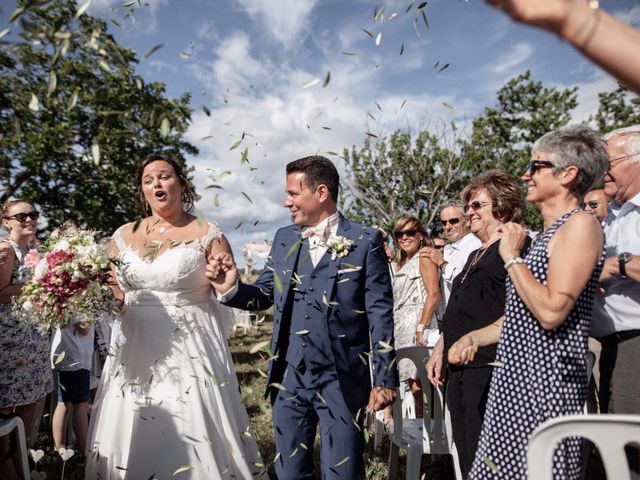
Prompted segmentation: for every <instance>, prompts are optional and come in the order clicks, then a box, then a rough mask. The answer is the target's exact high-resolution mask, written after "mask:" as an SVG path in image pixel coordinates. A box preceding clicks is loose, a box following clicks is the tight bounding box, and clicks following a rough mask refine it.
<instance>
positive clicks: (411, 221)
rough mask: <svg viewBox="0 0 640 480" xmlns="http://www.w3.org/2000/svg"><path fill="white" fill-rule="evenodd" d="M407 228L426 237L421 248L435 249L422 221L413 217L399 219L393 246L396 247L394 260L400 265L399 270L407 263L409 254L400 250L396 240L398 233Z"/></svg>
mask: <svg viewBox="0 0 640 480" xmlns="http://www.w3.org/2000/svg"><path fill="white" fill-rule="evenodd" d="M407 227H410V228H415V229H416V230H417V231H418V232H419V233H421V234H422V236H423V237H424V238H423V239H422V241H421V242H420V247H423V246H425V245H427V246H429V247H433V241H432V240H431V238H430V237H429V235H427V231H426V230H425V228H424V226H423V225H422V223H420V220H418V219H417V218H416V217H413V216H411V215H403V216H402V217H400V218H399V219H398V221H397V222H396V224H395V226H394V227H393V244H394V245H395V247H396V254H395V258H394V260H395V261H396V263H397V264H398V268H401V267H402V266H403V265H404V264H405V263H406V261H407V254H406V253H405V252H404V251H403V250H402V249H401V248H400V244H399V243H398V239H397V238H396V232H397V231H399V230H404V229H406V228H407Z"/></svg>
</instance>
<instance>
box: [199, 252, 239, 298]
mask: <svg viewBox="0 0 640 480" xmlns="http://www.w3.org/2000/svg"><path fill="white" fill-rule="evenodd" d="M206 275H207V278H208V279H209V282H211V285H212V286H213V288H215V290H216V292H218V293H219V294H221V295H223V294H225V293H227V292H228V291H229V290H231V289H232V288H233V286H234V285H235V284H236V281H237V279H238V268H237V267H236V263H235V262H234V261H233V255H231V254H230V253H227V252H222V253H218V254H216V255H209V258H208V263H207V271H206Z"/></svg>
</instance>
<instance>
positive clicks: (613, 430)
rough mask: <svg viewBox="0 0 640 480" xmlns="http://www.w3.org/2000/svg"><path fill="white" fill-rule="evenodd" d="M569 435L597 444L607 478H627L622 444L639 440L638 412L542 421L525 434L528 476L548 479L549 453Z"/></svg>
mask: <svg viewBox="0 0 640 480" xmlns="http://www.w3.org/2000/svg"><path fill="white" fill-rule="evenodd" d="M573 436H577V437H583V438H586V439H588V440H591V441H592V442H593V443H594V444H595V445H596V446H597V447H598V450H599V451H600V457H601V458H602V463H603V464H604V468H605V471H606V473H607V478H630V472H629V467H628V464H627V458H626V455H625V451H624V447H625V446H626V445H627V444H629V443H640V415H567V416H564V417H558V418H554V419H552V420H549V421H548V422H545V423H543V424H542V425H540V426H539V427H538V428H537V429H536V430H535V431H534V432H533V433H532V434H531V437H529V452H528V454H527V463H528V469H529V478H535V479H536V480H546V479H549V480H551V479H552V478H553V477H552V466H553V452H554V450H555V448H556V446H557V444H558V442H559V441H560V440H562V439H563V438H566V437H573Z"/></svg>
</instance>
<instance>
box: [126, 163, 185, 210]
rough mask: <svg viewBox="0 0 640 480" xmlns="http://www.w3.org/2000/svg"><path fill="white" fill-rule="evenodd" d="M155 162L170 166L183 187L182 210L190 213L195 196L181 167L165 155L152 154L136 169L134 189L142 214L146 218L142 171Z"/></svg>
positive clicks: (146, 205)
mask: <svg viewBox="0 0 640 480" xmlns="http://www.w3.org/2000/svg"><path fill="white" fill-rule="evenodd" d="M157 161H162V162H167V163H168V164H169V165H171V168H173V171H174V173H175V174H176V176H177V177H178V180H180V185H182V186H183V187H184V192H182V205H183V208H184V210H185V211H186V212H188V213H191V212H192V211H193V208H194V204H195V201H196V195H195V193H194V192H193V189H192V188H191V183H189V180H188V179H187V176H186V175H185V174H184V169H183V168H182V165H180V163H178V162H177V161H176V160H175V159H174V158H173V157H170V156H169V155H165V154H163V153H152V154H151V155H148V156H147V157H145V158H144V159H143V160H142V162H141V163H140V166H139V167H138V174H137V175H136V178H137V182H136V188H137V189H138V197H139V199H140V205H141V206H142V212H143V214H144V216H147V207H148V204H147V201H146V200H145V198H144V193H142V174H143V173H144V169H145V168H146V167H147V165H149V164H150V163H153V162H157Z"/></svg>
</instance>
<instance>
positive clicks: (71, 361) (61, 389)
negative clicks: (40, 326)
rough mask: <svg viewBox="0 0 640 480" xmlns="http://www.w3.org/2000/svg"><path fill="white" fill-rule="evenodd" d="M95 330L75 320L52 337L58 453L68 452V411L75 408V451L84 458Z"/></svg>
mask: <svg viewBox="0 0 640 480" xmlns="http://www.w3.org/2000/svg"><path fill="white" fill-rule="evenodd" d="M94 334H95V333H94V326H93V324H92V325H90V326H85V325H84V324H83V323H82V319H77V320H74V321H73V322H72V323H71V324H69V325H67V326H66V327H65V328H63V329H57V330H56V333H55V335H54V337H53V342H52V348H51V361H52V363H53V368H54V369H55V370H56V372H57V374H58V404H57V406H56V409H55V412H54V413H53V420H52V423H51V428H52V430H53V441H54V444H55V449H56V451H59V450H60V449H61V448H67V445H66V440H67V438H66V431H67V428H66V426H67V411H68V410H69V408H72V410H73V412H72V419H73V420H72V425H73V433H74V435H75V437H76V449H78V450H79V452H80V455H84V451H85V447H86V442H87V430H88V429H89V420H88V418H87V414H88V410H89V399H90V393H89V391H90V370H91V359H92V356H93V338H94Z"/></svg>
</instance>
